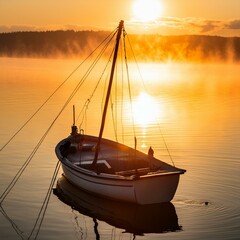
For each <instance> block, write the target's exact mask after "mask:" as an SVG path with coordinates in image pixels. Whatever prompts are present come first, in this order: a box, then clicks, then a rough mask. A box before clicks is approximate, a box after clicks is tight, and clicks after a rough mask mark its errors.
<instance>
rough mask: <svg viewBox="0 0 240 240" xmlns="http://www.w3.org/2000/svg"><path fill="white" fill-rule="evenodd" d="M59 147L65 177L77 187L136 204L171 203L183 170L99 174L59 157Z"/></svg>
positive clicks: (57, 148)
mask: <svg viewBox="0 0 240 240" xmlns="http://www.w3.org/2000/svg"><path fill="white" fill-rule="evenodd" d="M116 144H117V143H116ZM59 145H61V142H60V143H59ZM59 145H58V146H59ZM58 146H57V147H56V153H57V156H58V157H59V159H60V161H61V162H62V169H63V172H64V175H65V176H66V178H67V179H68V180H69V181H70V182H71V183H73V184H74V185H76V186H77V187H79V188H81V189H83V190H85V191H88V192H90V193H93V194H95V195H99V196H102V197H105V198H110V199H115V200H119V201H124V202H132V203H137V204H153V203H162V202H170V201H171V200H172V198H173V197H174V194H175V192H176V189H177V186H178V182H179V176H180V174H182V173H184V170H180V169H177V168H176V170H175V171H156V172H155V173H151V174H142V175H139V176H137V177H136V176H134V175H132V176H127V177H125V176H122V175H117V174H108V173H100V174H98V173H96V172H94V171H91V170H88V169H85V168H82V167H79V166H76V165H75V164H73V162H71V161H70V160H69V159H68V158H65V157H62V156H61V155H60V151H59V147H58ZM173 168H174V167H173Z"/></svg>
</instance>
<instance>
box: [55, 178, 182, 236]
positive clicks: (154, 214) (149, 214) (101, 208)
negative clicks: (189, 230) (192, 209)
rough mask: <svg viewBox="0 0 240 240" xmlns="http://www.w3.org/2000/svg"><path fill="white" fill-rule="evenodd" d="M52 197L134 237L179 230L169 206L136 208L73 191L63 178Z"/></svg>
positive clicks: (179, 227) (74, 188) (168, 203)
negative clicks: (56, 197) (55, 196)
mask: <svg viewBox="0 0 240 240" xmlns="http://www.w3.org/2000/svg"><path fill="white" fill-rule="evenodd" d="M54 194H55V195H57V196H58V198H59V199H60V200H61V201H62V202H64V203H65V204H68V205H69V206H71V207H72V208H73V209H74V210H77V211H79V212H80V213H81V214H83V215H86V216H89V217H91V218H93V220H94V221H95V222H96V219H97V220H100V221H104V222H106V223H108V224H110V225H111V226H114V227H116V228H120V229H124V230H125V231H126V232H128V233H132V234H134V235H144V234H145V233H165V232H174V231H179V230H181V226H179V224H178V217H177V214H176V211H175V207H174V205H173V204H172V203H170V202H167V203H159V204H151V205H137V204H132V203H123V202H117V201H113V200H109V199H104V198H100V197H98V196H94V195H91V194H89V193H87V192H85V191H82V190H81V189H79V188H76V187H75V186H73V185H72V184H71V183H69V182H68V181H67V179H66V178H65V177H64V176H63V177H61V178H60V179H58V182H57V186H56V189H54Z"/></svg>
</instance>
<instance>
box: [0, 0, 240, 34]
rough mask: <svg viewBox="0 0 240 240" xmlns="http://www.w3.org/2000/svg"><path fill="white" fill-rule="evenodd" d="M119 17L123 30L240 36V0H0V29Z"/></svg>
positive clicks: (99, 24) (98, 22) (91, 23)
mask: <svg viewBox="0 0 240 240" xmlns="http://www.w3.org/2000/svg"><path fill="white" fill-rule="evenodd" d="M146 3H147V4H146ZM150 16H151V17H152V18H150ZM121 19H123V20H125V25H126V29H127V30H128V33H131V32H144V33H159V34H164V35H166V34H206V35H223V36H240V0H120V1H117V0H66V1H64V0H41V1H40V0H0V32H10V31H25V30H48V29H49V30H55V29H75V30H81V29H94V30H96V29H106V30H112V29H113V28H115V27H116V25H117V24H118V22H119V21H120V20H121Z"/></svg>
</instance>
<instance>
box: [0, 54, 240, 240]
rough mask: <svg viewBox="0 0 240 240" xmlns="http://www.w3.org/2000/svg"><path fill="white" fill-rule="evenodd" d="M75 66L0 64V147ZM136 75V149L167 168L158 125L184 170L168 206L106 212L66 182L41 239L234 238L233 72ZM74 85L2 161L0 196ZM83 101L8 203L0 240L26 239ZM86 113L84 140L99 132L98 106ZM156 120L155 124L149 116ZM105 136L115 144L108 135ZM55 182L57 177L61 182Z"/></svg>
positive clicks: (196, 67)
mask: <svg viewBox="0 0 240 240" xmlns="http://www.w3.org/2000/svg"><path fill="white" fill-rule="evenodd" d="M77 64H78V63H77V62H76V61H75V60H46V59H45V60H39V59H8V58H1V59H0V66H1V74H0V109H1V132H0V147H2V146H3V144H5V143H6V141H7V140H8V139H9V138H10V137H11V136H12V135H13V134H14V133H15V132H16V131H17V130H18V129H19V128H20V127H21V125H22V124H23V123H24V122H25V121H26V120H27V119H28V118H29V117H30V116H31V114H33V112H34V111H35V110H36V109H37V108H38V107H39V106H40V105H41V104H42V103H43V101H44V100H45V99H46V98H47V97H48V96H49V95H50V94H51V93H52V92H53V90H54V89H56V87H57V86H58V85H59V84H60V83H61V82H62V81H63V80H64V79H65V78H66V77H67V76H68V75H69V73H70V72H71V71H72V70H73V69H74V68H75V67H76V66H77ZM140 68H141V69H142V76H143V78H144V79H145V81H146V82H145V83H146V88H147V93H142V92H139V90H138V87H135V89H134V91H135V95H134V96H133V98H134V109H135V110H134V116H135V118H136V124H137V125H138V127H137V129H136V131H137V135H138V148H139V149H141V150H142V151H147V149H148V147H149V146H150V145H151V146H152V147H153V148H154V150H155V155H156V156H157V157H159V158H161V159H163V160H164V161H167V162H169V163H170V158H169V156H168V154H167V150H166V149H165V148H164V143H163V141H162V137H161V134H160V133H157V132H156V131H155V130H153V129H155V128H154V127H156V126H157V127H158V129H159V126H158V124H160V126H161V132H162V133H163V135H164V139H165V141H166V143H167V145H168V148H169V150H170V153H171V156H172V158H173V160H174V162H175V165H176V166H178V167H181V168H184V169H187V173H186V174H185V175H183V176H181V179H180V184H179V187H178V190H177V193H176V195H175V197H174V199H173V201H172V203H171V204H167V205H161V204H160V205H155V206H151V207H145V208H144V207H136V206H129V205H121V204H120V205H119V204H118V203H114V202H110V203H109V202H106V201H104V200H101V199H98V200H96V199H95V198H94V197H91V196H89V195H87V196H85V195H84V193H81V192H76V190H75V189H72V188H71V186H66V182H64V180H63V179H62V180H61V182H60V183H61V184H60V188H62V189H67V196H65V198H64V197H63V198H61V199H59V198H58V197H57V196H56V195H54V194H53V193H52V194H51V198H50V200H49V203H48V208H47V210H46V213H45V216H44V219H43V218H42V217H41V216H40V219H43V222H42V226H41V229H40V231H39V234H38V239H58V240H59V239H87V240H89V239H133V238H134V233H135V234H136V236H135V239H204V238H205V239H239V237H240V187H239V183H240V147H239V146H240V124H239V123H240V107H239V105H240V77H239V76H240V68H239V65H237V64H183V63H182V64H173V63H166V64H140ZM80 72H81V71H80ZM78 77H79V76H78V75H77V74H76V75H75V76H74V77H73V79H72V80H71V81H70V82H69V83H68V84H67V85H66V86H64V87H63V89H62V90H61V91H60V92H59V93H58V94H57V95H56V96H55V97H54V98H52V100H51V101H50V102H49V104H48V105H47V106H46V107H44V108H43V109H42V111H41V112H40V113H39V115H37V116H36V117H35V118H34V119H33V121H32V122H30V123H29V124H28V126H27V127H26V128H24V130H23V131H22V132H21V133H20V134H19V135H18V136H17V137H16V138H15V139H14V140H13V141H12V142H11V144H9V145H8V146H7V147H6V148H5V149H4V150H2V151H1V152H0V159H1V169H0V183H1V184H0V194H1V195H2V193H3V192H4V190H5V189H6V187H7V186H8V185H9V183H10V182H11V181H12V179H13V178H14V176H15V175H16V173H17V172H18V170H19V169H20V167H21V166H22V164H23V163H24V162H25V161H26V159H27V158H28V157H29V155H30V153H31V152H32V150H33V149H34V147H35V146H36V145H37V143H38V141H39V139H40V138H41V137H42V136H43V134H44V133H45V131H46V129H47V128H48V126H49V125H50V124H51V123H52V121H53V119H54V117H55V116H56V115H57V114H58V112H59V111H60V109H61V107H62V105H63V104H64V102H65V101H66V99H67V95H68V94H69V93H70V91H71V89H72V88H73V87H74V85H75V81H76V79H78ZM85 87H86V89H88V87H89V86H87V85H86V86H85ZM88 95H89V92H88V90H85V91H80V93H79V95H78V97H77V98H75V99H74V100H73V101H72V102H71V103H70V104H69V106H68V107H67V108H66V111H65V112H64V113H63V115H62V116H61V117H60V118H59V119H58V121H57V122H56V124H55V125H54V127H53V128H52V129H51V131H50V133H49V134H48V136H47V138H46V139H45V141H44V142H43V144H42V145H41V147H40V148H39V150H38V151H37V153H36V155H35V156H34V157H33V159H32V161H31V163H30V164H29V165H28V167H27V168H26V170H25V171H24V174H23V175H22V176H21V177H20V178H19V180H18V182H17V183H16V185H15V186H14V188H12V190H11V192H10V193H9V194H8V195H7V197H6V198H5V199H4V201H3V203H2V208H1V212H0V239H27V238H28V236H29V235H30V234H31V231H32V229H33V227H34V224H35V222H36V220H37V218H38V214H39V211H40V209H41V206H42V203H43V201H44V198H45V196H46V193H47V190H48V187H49V184H50V181H51V178H52V175H53V172H54V169H55V166H56V163H57V159H56V157H55V154H54V148H55V145H56V143H57V142H58V141H59V140H60V139H62V138H63V137H65V136H67V135H68V134H69V132H70V126H71V124H72V114H71V110H72V109H71V108H72V107H71V105H72V104H73V103H74V104H76V106H78V104H80V103H82V102H81V101H82V99H83V97H87V96H88ZM95 101H96V102H99V101H100V100H99V99H95V100H93V104H92V105H93V106H95ZM149 106H151V107H149ZM142 111H144V114H142ZM89 112H90V114H89V115H88V118H87V121H84V122H83V124H82V126H83V127H84V129H85V130H86V132H87V133H88V134H97V131H98V128H99V126H97V125H96V123H95V122H93V120H91V116H93V117H94V119H96V118H98V116H99V112H97V111H96V109H95V107H93V110H92V112H91V109H89ZM153 112H155V113H157V119H158V120H157V121H156V119H154V118H151V117H149V116H151V115H152V113H153ZM93 114H95V115H93ZM124 114H125V120H124V121H127V120H128V116H127V113H126V112H125V113H124ZM146 116H148V117H146ZM79 121H80V119H79ZM119 131H120V130H119ZM129 135H130V128H126V130H125V137H124V141H125V143H127V144H129V145H131V144H132V141H133V140H132V139H131V138H130V137H128V136H129ZM105 136H106V137H110V138H113V139H114V134H113V133H112V128H111V127H110V126H109V127H108V128H107V130H106V134H105ZM61 173H62V172H61V169H60V171H59V174H58V179H59V178H61ZM55 186H56V184H55ZM64 202H65V203H64ZM205 202H207V203H208V204H207V205H205ZM68 204H70V205H74V208H71V207H70V206H69V205H68ZM37 229H38V228H36V231H37ZM162 232H164V233H162ZM35 233H36V232H34V234H32V239H34V236H35Z"/></svg>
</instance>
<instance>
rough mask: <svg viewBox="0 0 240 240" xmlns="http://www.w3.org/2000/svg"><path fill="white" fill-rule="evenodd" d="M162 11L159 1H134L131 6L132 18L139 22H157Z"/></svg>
mask: <svg viewBox="0 0 240 240" xmlns="http://www.w3.org/2000/svg"><path fill="white" fill-rule="evenodd" d="M162 11H163V6H162V4H161V1H160V0H135V2H134V4H133V14H134V18H135V19H136V20H138V21H141V22H150V21H154V20H157V19H158V18H159V17H160V16H161V14H162Z"/></svg>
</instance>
